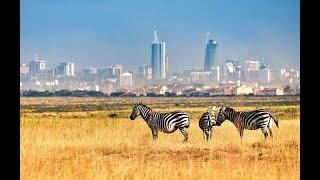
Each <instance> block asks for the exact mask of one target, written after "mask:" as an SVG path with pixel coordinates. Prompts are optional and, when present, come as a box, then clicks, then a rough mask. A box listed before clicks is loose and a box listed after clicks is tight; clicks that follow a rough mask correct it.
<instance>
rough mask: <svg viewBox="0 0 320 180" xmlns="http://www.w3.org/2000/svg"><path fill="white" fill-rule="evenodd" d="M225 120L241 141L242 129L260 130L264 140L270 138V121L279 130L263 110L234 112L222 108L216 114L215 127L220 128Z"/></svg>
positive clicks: (268, 114)
mask: <svg viewBox="0 0 320 180" xmlns="http://www.w3.org/2000/svg"><path fill="white" fill-rule="evenodd" d="M226 119H228V120H229V121H231V122H232V123H233V124H234V125H235V126H236V127H237V129H238V131H239V133H240V138H241V141H242V136H243V131H244V129H248V130H256V129H259V128H260V129H261V130H262V133H263V134H264V137H265V139H266V138H267V136H268V135H270V136H271V137H273V136H272V131H271V127H272V120H273V121H274V122H275V124H276V125H277V127H278V128H279V124H278V121H277V120H276V119H275V118H273V117H272V115H271V114H270V113H269V112H267V111H265V110H260V109H259V110H254V111H248V112H245V111H239V112H237V111H235V110H234V109H232V108H230V107H222V108H221V109H220V111H219V113H218V119H217V121H216V125H217V126H220V125H221V124H222V123H223V122H224V121H225V120H226Z"/></svg>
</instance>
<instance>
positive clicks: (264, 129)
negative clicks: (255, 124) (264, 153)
mask: <svg viewBox="0 0 320 180" xmlns="http://www.w3.org/2000/svg"><path fill="white" fill-rule="evenodd" d="M261 130H262V133H263V135H264V140H266V139H267V137H268V129H267V128H261Z"/></svg>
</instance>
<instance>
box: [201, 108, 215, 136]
mask: <svg viewBox="0 0 320 180" xmlns="http://www.w3.org/2000/svg"><path fill="white" fill-rule="evenodd" d="M215 109H216V106H209V108H208V111H207V112H205V113H203V114H202V115H201V117H200V119H199V127H200V129H201V130H202V133H203V138H204V140H206V141H208V140H209V139H211V137H212V130H213V129H212V126H213V125H215V124H216V117H215V114H214V110H215Z"/></svg>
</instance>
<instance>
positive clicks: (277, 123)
mask: <svg viewBox="0 0 320 180" xmlns="http://www.w3.org/2000/svg"><path fill="white" fill-rule="evenodd" d="M270 116H271V117H272V119H273V120H274V123H275V124H276V126H277V128H279V121H278V120H276V119H275V118H274V117H273V116H272V115H271V114H270Z"/></svg>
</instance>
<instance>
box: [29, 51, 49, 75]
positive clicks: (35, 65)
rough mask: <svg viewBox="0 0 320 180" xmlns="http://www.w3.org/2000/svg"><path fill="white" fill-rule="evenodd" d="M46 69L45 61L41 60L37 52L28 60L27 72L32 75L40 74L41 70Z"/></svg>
mask: <svg viewBox="0 0 320 180" xmlns="http://www.w3.org/2000/svg"><path fill="white" fill-rule="evenodd" d="M45 69H46V63H45V61H43V60H40V58H39V54H38V53H36V54H35V57H34V60H33V61H31V62H29V73H30V74H31V75H32V76H36V75H40V72H41V71H44V70H45Z"/></svg>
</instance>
